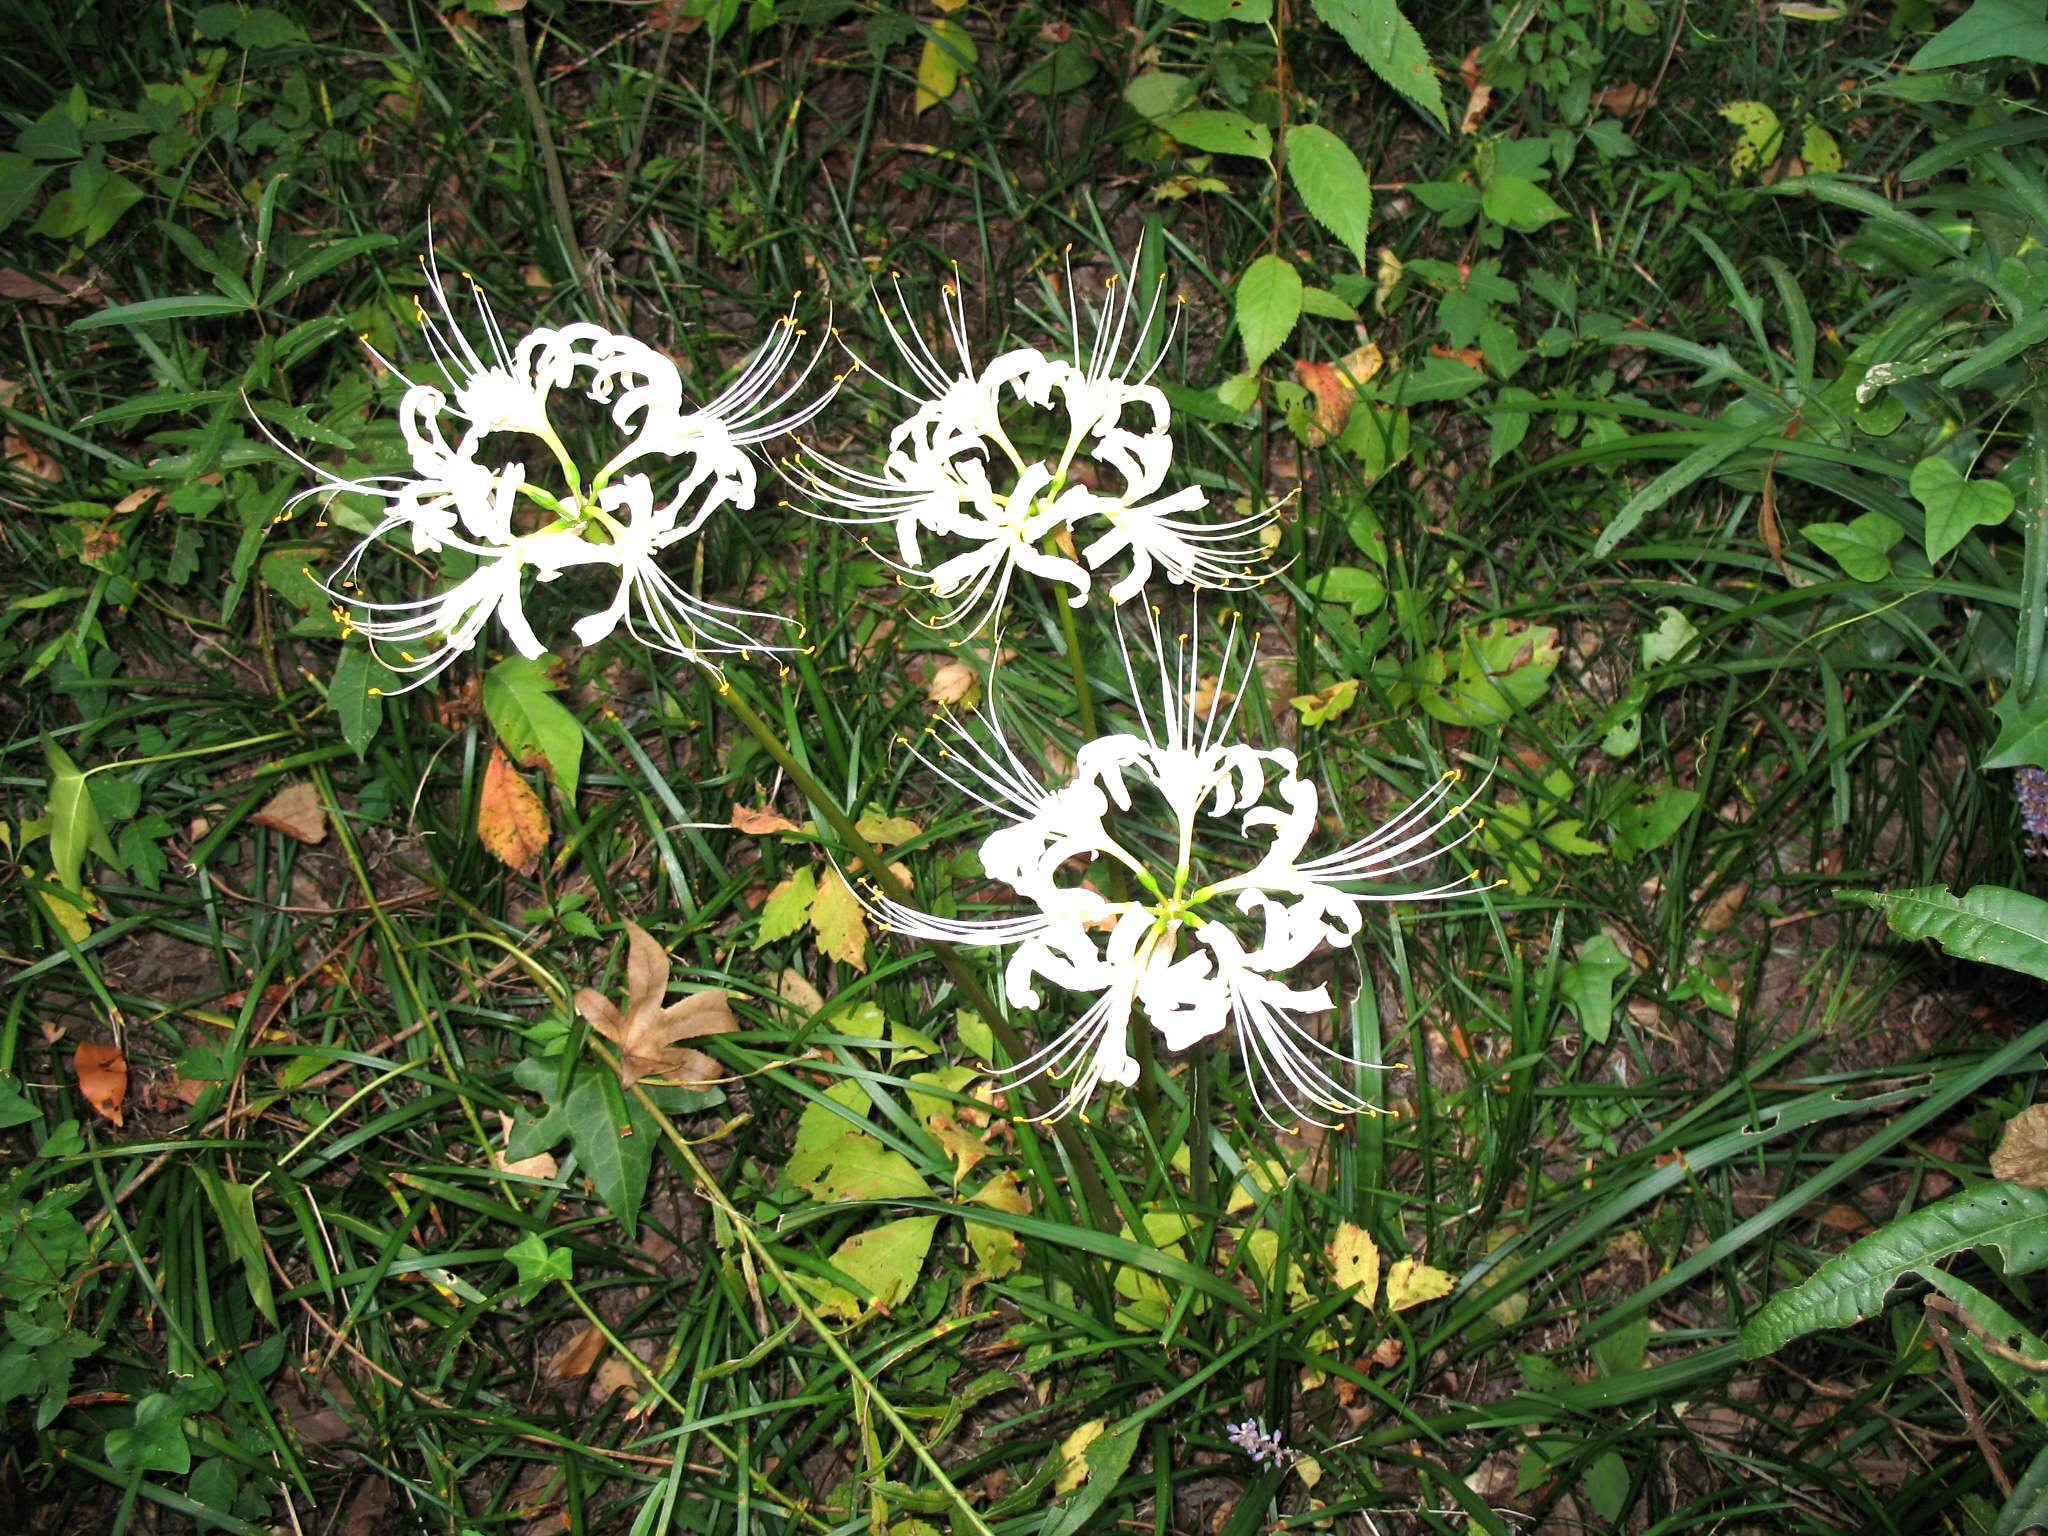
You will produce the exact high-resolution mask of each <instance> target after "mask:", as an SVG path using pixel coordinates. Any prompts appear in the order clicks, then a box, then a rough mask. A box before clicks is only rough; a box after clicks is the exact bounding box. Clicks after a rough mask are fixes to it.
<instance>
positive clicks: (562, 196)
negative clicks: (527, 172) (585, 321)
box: [505, 0, 604, 304]
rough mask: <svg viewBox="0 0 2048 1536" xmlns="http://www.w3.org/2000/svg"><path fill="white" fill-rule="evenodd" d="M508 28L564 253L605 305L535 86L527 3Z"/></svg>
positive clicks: (513, 13) (509, 17)
mask: <svg viewBox="0 0 2048 1536" xmlns="http://www.w3.org/2000/svg"><path fill="white" fill-rule="evenodd" d="M505 24H506V26H507V27H508V28H509V29H510V31H511V33H512V72H513V74H515V75H517V76H518V77H519V95H520V97H521V99H523V100H524V101H525V103H526V113H527V116H528V117H529V118H531V119H532V120H533V138H534V143H535V144H536V146H537V147H538V148H539V150H540V163H541V166H542V168H543V169H544V170H545V171H546V172H547V178H548V202H549V203H550V204H551V205H552V206H553V208H554V214H555V229H556V231H557V233H559V234H560V235H561V237H562V249H563V250H564V251H565V252H566V253H567V254H568V257H569V270H570V272H571V273H572V274H573V275H574V276H575V278H576V281H577V283H578V284H579V285H580V286H581V287H582V288H583V290H584V291H585V292H586V293H588V294H589V295H590V301H591V302H592V303H593V304H603V302H604V295H603V294H602V293H601V292H600V291H599V289H598V286H597V284H596V282H595V281H594V280H593V279H592V277H591V272H590V263H589V262H587V261H585V260H584V259H583V246H582V244H581V243H580V242H579V241H578V240H577V238H576V216H575V215H574V214H573V213H572V212H570V209H569V184H568V182H567V181H566V180H564V179H563V176H562V155H561V151H560V150H558V149H556V148H555V135H554V133H553V131H552V130H551V129H550V128H549V127H548V109H547V105H546V103H544V102H543V101H542V100H541V99H540V87H539V86H538V85H536V84H535V83H534V79H533V58H532V56H531V53H530V51H529V49H528V48H527V45H526V14H525V8H524V4H523V0H522V4H521V5H519V6H515V7H513V8H512V9H510V10H508V11H507V12H506V13H505Z"/></svg>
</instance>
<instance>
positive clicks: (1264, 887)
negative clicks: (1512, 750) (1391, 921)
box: [869, 620, 1484, 1124]
mask: <svg viewBox="0 0 2048 1536" xmlns="http://www.w3.org/2000/svg"><path fill="white" fill-rule="evenodd" d="M1153 638H1154V649H1155V651H1157V652H1158V654H1159V659H1160V663H1161V672H1162V683H1163V686H1162V687H1161V689H1160V692H1159V695H1158V699H1159V702H1158V704H1157V706H1156V708H1150V707H1148V706H1147V704H1146V702H1145V698H1144V690H1142V689H1141V688H1140V685H1139V682H1138V678H1137V675H1136V674H1137V669H1136V666H1135V665H1134V663H1133V662H1132V659H1131V654H1130V650H1129V648H1128V647H1126V648H1125V650H1124V669H1125V676H1126V678H1127V680H1128V681H1129V683H1130V686H1131V696H1132V698H1133V700H1134V702H1135V703H1136V704H1137V710H1138V715H1139V726H1140V728H1139V730H1137V731H1130V732H1119V733H1113V734H1109V735H1104V736H1099V737H1096V738H1095V739H1094V740H1091V741H1088V742H1085V743H1083V744H1082V745H1081V747H1080V748H1079V750H1078V751H1076V753H1075V754H1074V760H1073V768H1072V770H1071V773H1070V775H1069V777H1068V778H1067V779H1066V780H1065V781H1064V782H1062V783H1060V784H1057V785H1053V786H1046V785H1043V784H1041V783H1040V782H1039V781H1038V780H1037V779H1036V778H1035V777H1034V776H1033V775H1032V774H1031V773H1030V771H1029V770H1028V769H1027V768H1026V767H1025V766H1024V764H1023V762H1022V760H1021V759H1020V758H1019V757H1018V755H1017V754H1016V752H1015V751H1014V749H1013V748H1012V747H1011V746H1010V745H1009V743H1008V742H1007V741H1006V740H1004V738H1003V736H1002V734H1001V730H1000V722H999V721H997V720H996V716H997V710H996V705H995V700H994V699H993V698H992V699H991V702H990V709H989V717H990V719H991V721H993V722H996V723H995V725H994V726H993V728H992V737H993V739H992V741H991V742H990V743H989V744H983V743H982V742H980V741H978V740H977V739H976V738H975V737H974V736H972V735H969V734H968V733H966V732H965V731H956V732H954V733H952V736H951V739H950V740H944V741H942V744H941V745H940V746H939V748H938V749H937V750H936V751H933V750H930V749H926V750H924V751H921V752H920V753H919V756H920V757H921V758H923V760H924V761H925V762H926V763H927V765H928V766H930V767H932V768H933V769H935V770H936V771H937V772H938V773H939V774H940V775H941V776H942V777H944V778H945V779H946V781H947V782H948V783H950V784H952V785H953V786H954V787H955V788H957V789H960V790H961V791H962V792H964V793H966V794H968V795H970V796H971V797H973V798H974V799H976V800H977V801H979V802H980V803H981V804H982V805H983V806H985V807H986V808H987V809H989V810H990V811H992V812H994V813H995V814H997V815H998V816H1000V817H1002V818H1003V819H1004V821H1005V823H1006V824H1005V825H1003V826H1001V827H999V828H998V829H997V830H996V831H995V832H993V833H991V834H990V835H989V837H988V838H987V839H986V840H985V841H984V842H983V844H982V847H981V863H982V868H983V870H984V871H985V872H986V874H987V876H988V878H989V879H991V880H993V881H999V882H1001V883H1003V884H1005V885H1007V886H1009V887H1010V888H1011V889H1012V890H1014V891H1015V893H1016V897H1017V899H1018V900H1019V901H1020V902H1022V903H1026V904H1028V906H1029V907H1030V908H1031V909H1032V910H1030V911H1028V912H1025V913H1021V914H1017V915H1012V916H1003V917H992V918H961V917H937V916H933V915H931V914H929V913H925V912H922V911H920V910H918V909H916V908H914V907H911V906H909V905H907V904H905V903H902V902H898V901H894V900H891V899H889V898H886V897H874V896H871V897H870V898H869V899H870V900H871V902H872V903H873V907H874V910H875V912H876V914H877V916H878V917H879V918H880V919H881V920H882V921H883V922H885V923H886V924H887V925H888V926H889V927H891V928H892V929H894V930H895V931H896V932H898V933H901V934H903V935H905V936H907V937H909V938H913V939H924V940H928V941H933V940H935V941H943V942H946V943H950V944H956V945H962V946H969V947H974V946H980V947H986V948H998V949H1009V950H1011V954H1010V956H1009V958H1008V961H1007V963H1006V965H1005V967H1004V985H1003V994H1004V998H1005V1000H1006V1001H1007V1002H1008V1003H1009V1004H1010V1006H1012V1007H1014V1008H1020V1009H1029V1008H1039V1007H1042V1006H1044V997H1043V990H1042V986H1043V984H1049V985H1050V986H1052V987H1056V988H1059V989H1062V990H1065V991H1069V992H1076V993H1084V994H1085V993H1092V994H1094V997H1095V1000H1094V1001H1093V1002H1092V1003H1091V1004H1090V1005H1089V1006H1088V1007H1087V1008H1086V1009H1085V1010H1084V1011H1083V1013H1082V1014H1081V1016H1080V1017H1079V1018H1078V1019H1076V1020H1075V1021H1074V1022H1073V1023H1072V1024H1071V1025H1070V1026H1068V1027H1067V1028H1066V1029H1064V1030H1062V1031H1061V1032H1059V1033H1058V1034H1057V1035H1056V1036H1055V1037H1054V1038H1053V1039H1052V1040H1051V1041H1049V1042H1048V1043H1047V1044H1045V1045H1044V1046H1042V1047H1041V1048H1040V1049H1039V1050H1038V1051H1037V1052H1036V1053H1035V1054H1034V1055H1032V1056H1031V1057H1029V1058H1028V1059H1027V1060H1025V1061H1023V1062H1019V1063H1017V1064H1016V1065H1015V1066H1013V1067H1011V1068H1009V1069H1008V1071H1007V1075H1008V1076H1009V1077H1011V1079H1012V1080H1013V1081H1023V1080H1025V1079H1028V1078H1030V1077H1033V1076H1036V1075H1038V1074H1040V1073H1044V1072H1050V1073H1052V1074H1054V1075H1055V1076H1057V1077H1059V1078H1061V1079H1062V1080H1063V1082H1064V1084H1065V1092H1064V1096H1063V1097H1062V1099H1061V1100H1060V1102H1059V1104H1058V1105H1057V1106H1056V1107H1055V1108H1054V1109H1053V1110H1052V1111H1051V1115H1052V1116H1053V1117H1057V1116H1059V1115H1063V1114H1066V1113H1068V1112H1069V1111H1071V1110H1073V1109H1076V1108H1078V1107H1080V1106H1081V1105H1083V1104H1085V1103H1086V1102H1087V1101H1088V1100H1089V1098H1090V1097H1091V1096H1092V1095H1093V1094H1094V1092H1095V1090H1096V1088H1098V1087H1099V1086H1101V1085H1102V1084H1104V1083H1115V1084H1121V1085H1123V1086H1129V1085H1130V1084H1131V1083H1132V1082H1134V1081H1135V1080H1136V1073H1137V1070H1138V1068H1137V1062H1136V1057H1135V1056H1134V1055H1133V1053H1132V1050H1131V1031H1132V1029H1133V1028H1135V1027H1136V1026H1137V1024H1138V1023H1139V1021H1140V1020H1141V1019H1142V1021H1143V1022H1144V1023H1145V1024H1147V1025H1149V1026H1150V1027H1151V1028H1153V1029H1155V1030H1157V1031H1158V1032H1159V1034H1160V1036H1161V1038H1162V1040H1163V1042H1164V1044H1165V1046H1166V1048H1167V1049H1169V1050H1174V1051H1180V1050H1185V1049H1187V1048H1188V1047H1189V1046H1191V1045H1193V1044H1194V1043H1196V1042H1197V1041H1199V1040H1203V1039H1207V1038H1210V1037H1211V1036H1215V1035H1218V1034H1220V1033H1222V1032H1223V1031H1224V1030H1225V1029H1226V1028H1231V1029H1234V1031H1235V1034H1236V1037H1237V1041H1238V1044H1239V1047H1240V1048H1241V1050H1242V1052H1243V1056H1244V1059H1245V1063H1246V1068H1247V1072H1248V1075H1249V1077H1250V1079H1251V1085H1252V1090H1253V1094H1254V1096H1255V1098H1256V1101H1257V1103H1258V1105H1259V1108H1260V1111H1261V1113H1263V1114H1264V1115H1265V1116H1266V1118H1267V1119H1269V1120H1272V1121H1273V1122H1274V1123H1275V1124H1280V1123H1281V1121H1280V1119H1279V1113H1280V1112H1283V1111H1289V1112H1292V1113H1293V1114H1295V1115H1297V1116H1300V1117H1301V1118H1304V1119H1308V1120H1311V1121H1314V1122H1315V1123H1318V1124H1327V1123H1328V1122H1325V1121H1320V1120H1317V1119H1316V1116H1315V1114H1314V1113H1313V1111H1318V1110H1320V1111H1324V1112H1327V1113H1331V1114H1336V1115H1350V1114H1358V1113H1362V1112H1365V1111H1367V1110H1368V1109H1369V1107H1370V1106H1369V1105H1368V1104H1367V1103H1366V1102H1365V1100H1364V1099H1362V1098H1361V1097H1360V1096H1359V1095H1358V1093H1357V1092H1356V1090H1355V1089H1353V1088H1352V1087H1350V1086H1348V1085H1347V1084H1346V1083H1345V1082H1343V1081H1341V1080H1340V1078H1339V1076H1338V1073H1337V1070H1336V1069H1338V1068H1343V1067H1349V1068H1354V1069H1357V1068H1363V1067H1365V1066H1366V1065H1367V1064H1366V1063H1362V1062H1357V1061H1354V1060H1353V1059H1352V1058H1351V1057H1349V1056H1346V1055H1344V1054H1343V1053H1342V1052H1341V1051H1338V1050H1337V1049H1335V1048H1334V1047H1333V1046H1331V1045H1329V1044H1328V1043H1326V1042H1325V1041H1323V1040H1322V1039H1320V1038H1319V1037H1318V1036H1317V1035H1316V1034H1315V1033H1314V1032H1312V1031H1311V1029H1310V1028H1309V1027H1308V1025H1307V1024H1306V1023H1305V1022H1304V1021H1305V1020H1307V1019H1310V1018H1313V1017H1314V1016H1315V1015H1318V1014H1324V1013H1327V1012H1328V1011H1329V1010H1330V1008H1331V1006H1332V1002H1331V997H1330V992H1329V988H1328V987H1327V986H1326V985H1323V984H1321V983H1318V984H1317V985H1314V986H1307V987H1304V986H1301V985H1298V981H1299V978H1300V973H1301V971H1302V968H1303V967H1304V966H1306V965H1307V964H1308V963H1309V962H1310V961H1311V960H1312V959H1313V958H1314V956H1315V955H1317V954H1318V953H1319V952H1322V951H1324V950H1326V949H1329V948H1332V947H1342V946H1345V945H1348V944H1349V943H1350V942H1351V941H1352V940H1354V939H1355V938H1356V937H1357V935H1358V933H1359V931H1360V929H1361V927H1362V926H1363V917H1362V908H1363V907H1364V905H1365V904H1366V903H1368V902H1395V901H1423V900H1430V899H1433V898H1436V897H1441V896H1446V895H1449V894H1451V893H1452V892H1454V891H1457V890H1461V889H1469V888H1470V877H1467V878H1466V879H1462V880H1456V881H1451V882H1448V883H1443V884H1438V885H1434V886H1431V887H1429V888H1427V889H1423V890H1415V889H1412V888H1397V887H1393V886H1390V885H1387V884H1385V882H1387V881H1389V880H1392V879H1398V878H1399V877H1401V876H1403V875H1406V874H1408V873H1409V872H1411V871H1414V870H1417V869H1420V868H1421V867H1423V866H1424V865H1426V864H1428V863H1430V862H1432V861H1433V860H1434V859H1435V858H1436V857H1437V856H1438V855H1439V854H1441V853H1443V852H1445V851H1447V850H1448V849H1450V848H1454V847H1456V846H1457V845H1458V844H1460V843H1462V842H1463V841H1465V839H1466V838H1468V837H1470V836H1472V835H1473V834H1474V833H1475V832H1476V831H1477V830H1478V828H1479V826H1480V823H1479V822H1478V821H1477V820H1476V819H1473V818H1470V817H1468V814H1467V813H1468V811H1469V810H1470V807H1471V803H1472V797H1470V796H1467V797H1464V798H1462V799H1458V800H1456V801H1452V800H1451V799H1450V796H1451V794H1452V789H1453V786H1455V785H1456V784H1457V783H1459V782H1460V778H1461V775H1459V774H1457V773H1449V774H1446V775H1444V776H1443V778H1441V779H1440V780H1439V781H1438V783H1437V784H1436V786H1435V787H1434V788H1432V789H1431V790H1429V791H1428V792H1427V793H1425V794H1424V795H1423V796H1422V797H1421V798H1420V799H1418V800H1417V801H1416V802H1415V803H1414V804H1413V805H1411V806H1410V807H1408V809H1406V810H1405V811H1403V812H1401V813H1400V814H1399V815H1398V816H1396V817H1395V818H1394V819H1393V820H1392V821H1391V822H1389V823H1388V824H1387V825H1386V826H1385V827H1382V828H1381V829H1380V830H1379V831H1377V832H1375V833H1373V834H1371V835H1369V836H1367V837H1364V838H1361V839H1359V840H1358V841H1356V842H1353V843H1351V844H1349V845H1348V846H1346V847H1343V848H1340V849H1338V850H1337V851H1335V852H1333V853H1329V854H1325V855H1323V856H1321V857H1318V858H1307V857H1305V856H1304V855H1305V850H1306V848H1307V845H1308V842H1309V840H1310V839H1311V838H1312V837H1313V836H1315V835H1316V833H1317V831H1318V830H1319V815H1318V800H1319V797H1318V794H1317V790H1316V786H1315V784H1314V783H1313V782H1311V781H1309V780H1307V779H1304V778H1302V777H1301V775H1300V771H1299V764H1298V762H1297V760H1296V758H1295V755H1294V754H1293V753H1292V752H1289V751H1286V750H1284V749H1280V748H1262V747H1254V746H1252V745H1250V744H1248V743H1245V742H1242V741H1239V740H1236V739H1235V738H1234V737H1233V735H1232V727H1233V724H1234V722H1235V715H1236V705H1235V704H1234V703H1233V704H1231V705H1230V706H1229V707H1228V708H1225V706H1224V704H1223V700H1224V698H1225V697H1226V695H1225V694H1224V692H1223V690H1222V687H1221V683H1222V679H1223V678H1224V677H1228V676H1229V675H1230V674H1231V670H1232V655H1233V652H1234V651H1235V648H1236V629H1235V626H1234V624H1233V627H1232V630H1231V636H1230V640H1229V643H1228V644H1227V645H1226V647H1225V652H1224V656H1223V658H1222V661H1221V664H1220V666H1219V669H1218V670H1219V676H1218V678H1217V680H1216V686H1215V688H1214V689H1213V690H1212V691H1211V692H1210V701H1209V703H1208V704H1207V705H1206V706H1205V707H1201V708H1197V707H1196V705H1195V704H1194V703H1193V702H1192V700H1193V692H1192V690H1193V689H1194V687H1195V685H1196V683H1197V681H1198V678H1197V673H1196V661H1197V655H1196V650H1195V647H1194V645H1193V644H1192V642H1190V641H1187V640H1186V639H1185V638H1184V639H1183V641H1182V642H1181V643H1180V644H1178V645H1176V646H1174V647H1173V648H1172V650H1171V652H1170V653H1169V652H1168V651H1167V648H1166V647H1165V646H1164V644H1163V643H1162V642H1161V641H1160V639H1159V635H1158V628H1157V623H1156V620H1155V621H1154V624H1153ZM1251 666H1252V659H1251V657H1250V655H1249V654H1248V655H1247V657H1246V659H1245V662H1244V672H1243V674H1242V675H1247V676H1248V675H1249V673H1250V670H1251ZM1483 787H1484V786H1483V785H1482V788H1483ZM1275 801H1277V802H1278V804H1275V803H1274V802H1275ZM1454 828H1455V829H1456V830H1455V833H1454V835H1452V836H1449V837H1448V838H1446V837H1445V834H1446V832H1447V831H1451V830H1452V829H1454ZM1247 844H1249V845H1250V850H1249V853H1250V857H1249V861H1248V862H1249V867H1247V868H1244V869H1243V870H1242V872H1240V873H1235V874H1230V873H1219V872H1216V871H1215V870H1214V869H1213V867H1212V866H1213V864H1214V863H1216V862H1219V861H1224V860H1232V859H1242V858H1243V857H1244V850H1245V845H1247ZM1362 882H1371V885H1369V886H1368V888H1366V889H1363V890H1361V889H1357V888H1356V887H1357V886H1358V885H1359V884H1360V883H1362ZM1105 892H1107V894H1105Z"/></svg>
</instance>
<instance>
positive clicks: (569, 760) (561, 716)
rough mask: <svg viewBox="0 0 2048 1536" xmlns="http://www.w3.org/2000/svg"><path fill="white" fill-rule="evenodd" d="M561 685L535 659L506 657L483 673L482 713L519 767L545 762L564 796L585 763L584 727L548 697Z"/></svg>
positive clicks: (571, 792)
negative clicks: (486, 716) (488, 719)
mask: <svg viewBox="0 0 2048 1536" xmlns="http://www.w3.org/2000/svg"><path fill="white" fill-rule="evenodd" d="M560 686H561V685H560V684H559V683H557V682H556V681H555V680H554V679H553V678H551V677H549V676H548V674H547V671H546V669H545V668H544V666H543V665H542V663H541V662H540V661H538V660H531V659H529V658H527V657H525V656H508V657H506V658H505V659H504V660H503V661H501V662H499V663H498V664H497V665H496V666H494V667H492V668H491V670H490V671H488V672H486V673H485V674H484V713H485V714H486V715H488V716H490V720H491V724H492V726H493V727H495V728H496V730H497V732H498V738H499V740H501V741H503V742H504V744H505V750H506V751H507V752H509V753H510V754H511V755H512V759H513V761H514V762H517V763H519V764H520V765H521V766H522V767H527V768H531V767H536V766H538V765H541V764H545V765H546V766H547V770H548V776H549V777H550V778H552V779H553V780H554V781H555V782H556V783H557V784H559V785H560V786H561V789H562V793H563V795H565V796H566V797H567V798H568V799H570V800H574V799H575V798H576V782H577V776H578V774H579V773H580V772H581V770H582V766H583V727H582V726H580V725H578V724H577V722H576V717H575V716H574V715H572V714H571V713H570V712H569V711H568V710H567V709H565V708H563V707H562V705H561V704H560V703H559V702H557V701H556V700H555V699H554V698H552V697H551V695H552V694H553V693H554V691H555V690H556V689H557V688H559V687H560Z"/></svg>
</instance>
